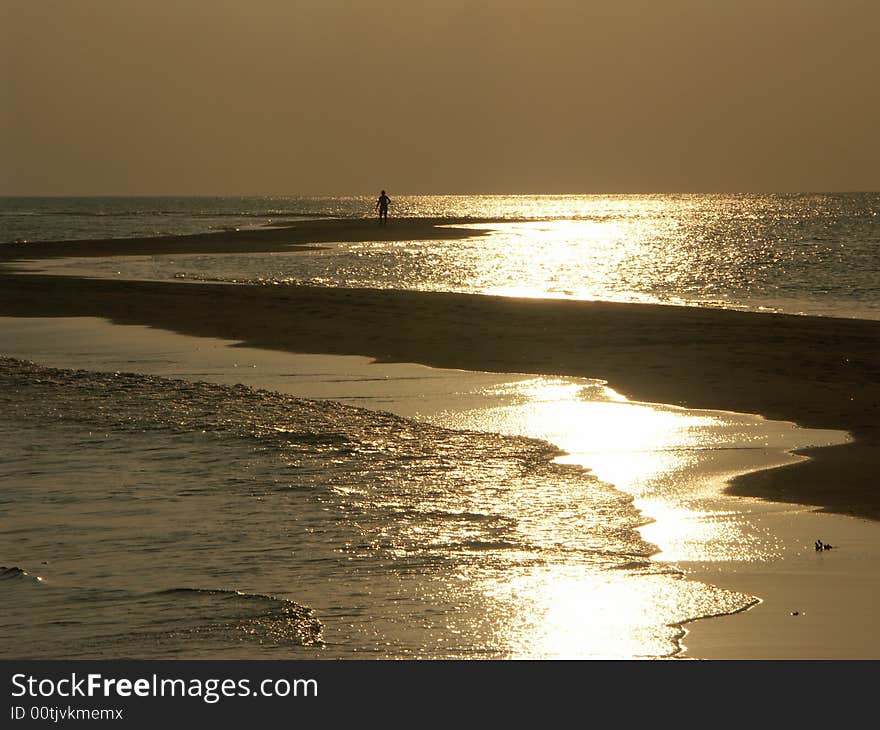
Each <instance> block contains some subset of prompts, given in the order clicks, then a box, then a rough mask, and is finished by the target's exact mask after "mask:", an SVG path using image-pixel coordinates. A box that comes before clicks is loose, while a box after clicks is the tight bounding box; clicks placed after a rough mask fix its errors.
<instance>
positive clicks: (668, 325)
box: [0, 220, 880, 658]
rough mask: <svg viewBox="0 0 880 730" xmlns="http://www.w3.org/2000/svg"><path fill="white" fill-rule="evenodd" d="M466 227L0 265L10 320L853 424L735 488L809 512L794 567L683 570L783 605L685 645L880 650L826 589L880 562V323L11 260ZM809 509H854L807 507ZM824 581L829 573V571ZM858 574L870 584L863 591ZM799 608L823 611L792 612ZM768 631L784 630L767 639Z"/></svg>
mask: <svg viewBox="0 0 880 730" xmlns="http://www.w3.org/2000/svg"><path fill="white" fill-rule="evenodd" d="M446 222H447V221H444V223H446ZM470 233H471V232H469V231H468V230H467V229H466V228H457V229H450V228H445V227H444V228H438V227H437V225H436V222H435V221H430V220H409V221H406V222H401V223H395V225H392V226H389V227H388V229H378V227H376V226H375V225H374V224H373V223H372V222H357V221H346V222H327V221H315V222H306V223H300V224H299V225H297V226H295V227H290V228H276V229H266V230H255V231H242V232H238V233H221V234H211V235H209V236H193V237H178V238H169V239H141V240H137V241H133V242H132V241H97V242H70V243H56V244H45V245H43V244H41V245H40V246H31V245H8V246H4V247H2V248H0V261H2V262H3V263H4V264H8V266H5V267H4V269H5V271H4V272H3V273H2V274H0V279H2V286H0V316H6V317H99V318H104V319H107V320H109V321H110V322H113V323H115V324H123V325H142V326H147V327H150V328H155V329H159V330H167V331H171V332H176V333H180V334H183V335H188V336H191V337H198V338H207V337H210V338H217V339H222V340H227V341H236V342H240V343H241V345H242V346H246V347H251V348H260V349H263V350H274V351H282V352H290V353H323V354H331V355H363V356H367V357H370V358H374V359H376V360H377V361H380V362H386V363H397V362H399V363H421V364H424V365H430V366H434V367H440V368H454V369H462V370H471V371H481V372H498V373H536V374H547V375H567V376H578V377H590V378H601V379H605V380H607V381H608V382H609V384H610V385H611V386H612V387H613V388H615V389H616V390H617V391H619V392H621V393H623V394H625V395H626V396H627V397H629V398H631V399H633V400H639V401H649V402H656V403H666V404H674V405H679V406H684V407H688V408H705V409H718V410H726V411H736V412H741V413H755V414H760V415H762V416H765V417H767V418H772V419H776V420H787V421H794V422H796V423H797V424H799V425H802V426H805V427H811V428H824V429H839V430H844V431H848V432H849V433H850V434H852V436H853V438H854V441H853V442H852V443H849V444H846V445H842V446H836V447H829V448H822V449H813V450H810V452H809V454H808V455H809V456H810V458H809V460H804V461H801V462H799V463H797V464H794V465H788V466H786V467H784V468H778V469H772V470H765V471H759V472H752V473H749V474H745V475H742V476H740V477H738V478H736V479H735V480H734V482H733V483H732V484H731V485H729V486H728V491H729V492H730V493H732V494H739V495H744V496H752V497H760V498H764V499H768V500H775V501H777V502H779V503H781V504H790V503H798V504H801V505H805V508H804V509H802V510H800V511H798V510H794V511H792V512H789V511H785V512H782V513H781V516H778V515H777V516H776V517H773V516H770V517H766V518H764V519H765V521H766V520H769V521H770V525H771V526H770V528H769V529H772V530H774V531H778V532H779V533H780V535H781V539H782V540H783V542H784V543H785V544H786V545H787V547H786V548H785V552H786V562H785V563H784V564H782V567H780V565H778V564H773V563H771V564H760V563H759V564H741V565H740V564H735V563H711V562H708V563H692V564H686V565H683V566H682V567H683V568H684V569H685V571H686V572H687V573H688V574H689V575H691V576H692V577H693V578H696V579H698V580H703V581H706V582H712V583H715V584H717V585H723V586H725V587H727V588H732V589H735V590H739V591H742V592H744V593H747V594H748V593H751V594H755V595H760V596H762V598H763V599H764V600H765V602H766V604H767V607H769V608H770V610H765V611H763V612H762V611H761V610H760V608H761V607H758V609H756V610H751V611H747V612H746V613H745V614H737V615H734V616H729V617H726V618H723V619H713V620H711V621H700V622H697V623H696V624H693V625H691V626H689V627H688V631H689V633H688V636H687V637H686V639H685V645H686V647H687V649H688V652H687V655H688V656H694V657H698V658H781V657H790V658H821V657H822V656H823V651H826V650H827V642H826V643H825V644H822V641H815V642H812V643H811V640H810V637H811V636H812V637H815V636H817V635H818V636H820V637H821V636H827V635H828V633H829V632H832V633H833V631H835V630H836V631H837V632H838V633H839V636H838V637H837V638H836V639H835V642H836V643H837V644H838V645H839V646H840V649H839V650H838V651H836V653H833V654H832V656H834V657H836V658H841V657H846V656H849V657H859V658H867V657H868V656H872V653H871V652H872V651H873V650H872V649H871V648H870V646H868V647H867V651H868V654H867V655H866V654H865V650H866V648H865V646H864V645H861V646H860V643H859V640H858V635H859V633H860V632H862V631H863V629H864V627H865V626H867V625H868V622H869V620H870V611H869V610H868V612H867V613H866V612H865V610H867V609H865V610H862V609H858V610H857V611H856V613H855V614H854V619H853V620H852V621H850V619H851V618H853V614H848V613H846V612H843V613H841V612H840V611H838V612H836V613H835V611H829V610H828V609H827V606H825V605H824V603H825V602H824V601H823V599H822V596H823V595H824V594H825V593H827V591H829V590H831V591H832V592H834V593H835V594H836V595H841V596H844V599H845V600H847V601H852V602H857V601H859V599H860V597H861V594H859V591H860V590H867V591H868V592H874V591H875V590H876V586H873V584H872V585H867V584H865V581H870V580H871V576H872V575H873V572H874V571H873V570H872V569H871V565H872V564H873V560H874V558H875V557H876V552H877V549H878V544H877V540H876V534H875V533H876V529H875V528H876V524H875V523H874V522H873V520H876V519H878V517H880V492H878V490H877V489H876V478H875V475H876V473H877V468H878V467H880V456H878V454H880V449H878V447H880V444H878V428H877V427H878V421H880V418H878V416H880V413H878V403H880V386H878V382H880V378H878V375H880V362H878V357H877V349H878V348H877V343H878V342H880V323H878V322H873V321H860V320H844V319H826V318H816V317H802V316H784V315H771V314H753V313H745V312H732V311H726V310H720V309H710V308H701V309H698V308H684V307H673V306H659V305H656V306H655V305H635V304H611V303H604V302H577V301H561V300H537V299H505V298H498V297H487V296H476V295H461V294H438V293H421V292H402V291H387V290H369V289H335V288H318V287H304V286H274V287H273V286H244V285H233V284H218V283H191V282H187V283H178V282H167V283H166V282H152V281H150V282H146V281H113V280H106V279H85V278H74V277H63V276H51V275H43V274H33V273H18V272H15V271H14V268H15V266H16V263H15V262H16V261H18V260H28V261H31V262H36V263H37V264H38V262H39V259H40V258H62V257H69V256H76V257H100V256H109V255H141V256H143V255H151V254H159V253H211V252H217V253H221V252H222V253H228V252H258V251H287V250H296V249H297V248H304V247H310V246H315V245H321V244H322V243H328V242H333V241H341V240H386V239H400V240H407V239H413V238H418V239H425V240H427V239H431V238H441V237H442V238H449V237H453V236H466V235H470ZM808 507H817V508H819V509H820V510H822V511H827V512H835V513H839V514H840V515H841V516H834V517H829V516H828V515H821V514H816V513H811V512H810V511H809V509H808ZM817 519H819V520H821V521H820V522H818V523H817V522H815V520H817ZM862 526H864V527H862ZM820 528H824V529H825V530H826V531H827V532H826V533H825V534H826V535H827V536H828V537H829V538H830V537H832V536H834V533H837V534H838V535H839V534H840V533H846V534H847V535H848V536H849V537H850V547H851V549H850V550H849V552H848V553H847V556H848V557H847V558H846V559H844V562H840V560H838V561H837V563H836V569H835V571H834V572H833V573H830V572H829V566H830V565H831V562H830V561H825V563H822V562H821V558H823V557H825V556H821V555H819V556H814V555H812V554H811V544H810V540H805V539H804V534H805V532H806V531H808V532H809V535H810V536H812V534H813V532H815V531H816V530H818V529H820ZM810 539H812V537H811V538H810ZM834 539H835V540H837V537H836V536H835V538H834ZM853 548H857V549H853ZM834 557H835V558H837V557H838V556H836V555H835V556H834ZM843 557H844V556H843V555H841V556H840V558H843ZM814 558H815V560H814ZM822 571H825V573H823V572H822ZM817 577H818V578H823V577H824V580H823V581H822V582H817ZM828 581H831V582H828ZM853 581H856V582H859V585H860V586H861V587H859V588H854V587H853V586H854V585H855V584H854V582H853ZM875 582H876V581H875ZM862 584H865V585H862ZM847 591H855V593H853V595H849V594H847V593H846V592H847ZM794 606H798V607H800V611H799V613H801V612H802V613H804V614H805V615H809V616H810V617H811V618H810V620H809V621H807V620H801V621H800V623H793V622H792V621H791V620H790V619H791V610H792V609H793V608H794ZM817 621H818V622H819V623H818V624H817V623H816V622H817ZM848 621H849V622H850V624H851V625H850V626H849V627H848V625H847V622H848ZM817 626H820V627H821V629H817ZM834 627H837V628H836V629H835V628H834ZM859 627H861V628H859ZM771 632H772V633H773V636H774V637H775V638H773V639H770V638H768V636H769V634H770V633H771ZM817 647H818V648H817Z"/></svg>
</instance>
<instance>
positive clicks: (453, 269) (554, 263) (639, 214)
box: [0, 193, 880, 319]
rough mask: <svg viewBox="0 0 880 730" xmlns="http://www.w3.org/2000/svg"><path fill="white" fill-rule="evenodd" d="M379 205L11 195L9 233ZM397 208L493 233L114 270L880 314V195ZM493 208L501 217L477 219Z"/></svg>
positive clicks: (184, 230)
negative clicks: (489, 221) (460, 221)
mask: <svg viewBox="0 0 880 730" xmlns="http://www.w3.org/2000/svg"><path fill="white" fill-rule="evenodd" d="M373 214H374V200H373V198H372V197H336V198H302V197H242V198H2V199H0V242H10V241H16V240H26V241H29V242H33V243H34V245H39V241H49V240H67V239H94V238H117V237H123V238H124V237H137V236H160V235H184V234H191V233H200V232H206V231H215V230H235V229H241V228H247V227H254V226H262V225H283V224H285V223H290V222H295V221H297V220H303V219H315V218H327V217H336V218H365V217H370V216H372V215H373ZM391 216H392V221H391V223H392V224H393V219H394V217H395V216H397V217H407V216H426V217H437V218H441V219H442V218H449V219H452V218H455V219H460V218H464V219H471V220H472V221H474V223H473V224H472V225H473V226H474V227H475V228H477V229H479V230H481V231H483V232H485V233H487V234H488V235H484V236H480V237H475V238H471V239H465V240H460V239H458V240H455V241H428V242H426V241H407V242H394V243H387V244H376V243H370V244H367V245H364V244H357V243H338V244H330V245H328V246H327V248H326V249H325V250H323V251H318V252H308V253H306V252H297V253H291V254H289V255H279V254H271V255H269V254H267V255H264V256H254V255H249V256H215V257H201V256H175V257H161V256H157V257H150V258H148V259H136V260H133V259H130V258H127V257H126V258H119V259H116V260H111V261H105V262H102V263H101V264H99V265H98V270H99V271H100V272H101V273H104V274H106V275H114V276H116V275H118V276H123V275H125V276H132V277H137V278H161V279H167V278H177V279H182V280H185V279H195V280H218V281H236V282H244V283H260V284H272V285H275V284H280V285H283V284H286V283H307V284H313V285H325V286H347V287H378V288H393V289H418V290H432V291H455V292H472V293H486V294H498V295H511V296H530V297H565V298H573V299H601V300H608V301H624V302H649V303H661V304H684V305H689V306H714V307H722V308H731V309H745V310H751V311H773V312H785V313H790V314H812V315H819V316H830V317H855V318H862V319H880V194H878V193H853V194H827V195H822V194H809V195H638V196H626V195H593V196H579V195H565V196H400V197H392V206H391ZM485 218H490V219H493V220H494V221H497V222H494V223H492V224H484V223H478V222H476V221H480V220H482V219H485ZM95 263H96V262H91V263H90V265H92V266H94V265H95ZM81 268H82V267H80V269H77V268H76V267H75V266H73V267H68V268H67V270H68V271H71V272H74V273H75V272H77V271H78V270H81ZM117 272H118V273H117Z"/></svg>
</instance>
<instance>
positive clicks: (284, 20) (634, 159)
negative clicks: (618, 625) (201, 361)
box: [0, 0, 880, 195]
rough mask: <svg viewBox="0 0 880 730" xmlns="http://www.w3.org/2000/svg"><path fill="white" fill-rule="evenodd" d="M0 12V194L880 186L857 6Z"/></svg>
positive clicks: (873, 10) (281, 2) (873, 42)
mask: <svg viewBox="0 0 880 730" xmlns="http://www.w3.org/2000/svg"><path fill="white" fill-rule="evenodd" d="M0 8H2V10H0V49H2V50H0V54H2V55H0V59H2V69H0V84H2V99H3V102H2V108H0V115H2V117H0V170H2V172H0V194H7V195H13V194H53V195H75V194H84V195H85V194H120V195H125V194H270V193H277V194H286V193H289V194H295V193H302V194H309V193H314V194H333V193H362V192H367V193H371V194H372V193H374V192H375V191H376V190H377V189H378V188H380V187H384V188H387V189H388V190H389V192H391V193H392V194H394V193H398V194H399V193H422V192H437V193H471V192H522V193H540V192H547V193H550V192H654V191H658V192H662V191H776V190H784V191H819V190H821V191H830V190H878V189H880V55H878V54H880V50H878V46H877V40H878V29H880V0H571V1H565V0H506V1H503V0H484V1H482V2H477V1H476V0H474V1H466V0H445V1H443V2H438V1H435V0H413V1H412V2H407V1H406V0H397V2H383V1H382V0H369V2H362V1H361V0H344V1H343V0H309V1H307V2H301V1H300V0H57V1H56V2H50V1H47V0H0Z"/></svg>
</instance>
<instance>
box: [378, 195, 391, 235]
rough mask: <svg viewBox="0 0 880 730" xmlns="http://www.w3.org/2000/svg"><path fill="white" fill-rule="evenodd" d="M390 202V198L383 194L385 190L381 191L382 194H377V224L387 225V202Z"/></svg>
mask: <svg viewBox="0 0 880 730" xmlns="http://www.w3.org/2000/svg"><path fill="white" fill-rule="evenodd" d="M390 202H391V198H389V197H388V196H387V195H385V191H384V190H383V191H382V194H381V195H380V196H379V199H378V200H377V201H376V208H377V209H378V210H379V225H380V226H381V225H387V224H388V204H389V203H390Z"/></svg>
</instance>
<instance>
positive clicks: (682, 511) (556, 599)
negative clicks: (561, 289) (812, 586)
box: [439, 377, 840, 657]
mask: <svg viewBox="0 0 880 730" xmlns="http://www.w3.org/2000/svg"><path fill="white" fill-rule="evenodd" d="M486 395H487V396H489V400H490V402H491V403H492V405H491V406H490V407H485V408H477V409H473V410H470V411H464V412H462V411H458V412H455V413H452V412H450V413H445V414H442V415H441V417H440V418H439V420H440V421H441V422H442V423H443V424H444V425H448V426H453V427H455V428H462V429H475V430H481V431H494V432H499V433H503V434H509V435H518V436H527V437H531V438H538V439H543V440H545V441H548V442H550V443H552V444H554V445H556V446H558V447H560V448H561V449H563V450H564V451H565V452H567V453H566V454H565V455H563V456H560V457H558V459H557V461H559V462H561V463H565V464H574V465H578V466H581V467H583V468H585V469H587V470H589V471H590V472H591V473H592V474H593V475H594V476H595V477H597V478H598V479H599V480H600V483H598V484H597V483H596V482H595V481H590V480H588V479H584V480H582V481H583V482H584V483H585V485H586V486H585V487H584V488H583V490H580V491H581V493H579V494H575V493H571V492H569V493H565V494H560V490H559V487H558V486H557V485H553V484H548V485H546V487H545V488H543V489H540V490H535V491H534V492H531V493H530V494H528V495H527V498H526V499H525V500H522V499H519V498H517V497H516V496H511V495H505V496H503V499H505V500H506V504H505V505H503V506H499V507H498V509H499V511H504V512H505V513H508V514H512V515H513V516H515V517H516V518H517V519H518V520H519V525H520V529H521V531H523V532H524V533H525V534H526V535H527V537H528V540H529V541H530V543H531V544H540V546H541V547H542V549H545V550H546V549H548V548H549V553H548V552H544V553H542V555H543V556H544V559H543V564H542V565H539V566H538V567H535V566H534V564H532V565H529V564H525V563H523V564H520V565H514V566H512V568H511V569H508V570H506V571H504V572H503V573H502V574H501V576H499V575H498V574H494V575H493V576H492V577H489V578H486V577H482V578H481V577H480V576H479V575H474V576H471V579H472V580H475V581H476V582H481V581H482V582H483V591H484V593H485V595H486V596H487V597H488V598H490V599H491V600H493V601H496V602H497V603H498V608H497V615H498V616H499V617H500V619H499V625H498V627H497V632H498V637H497V638H498V640H499V641H500V642H501V643H502V644H503V645H505V646H507V647H509V651H510V654H511V656H529V657H579V656H590V657H624V656H630V657H637V656H661V655H666V654H671V653H674V652H675V647H676V638H677V636H678V635H679V631H680V623H681V622H682V621H685V620H687V619H693V618H697V617H701V616H710V615H716V614H721V613H727V612H732V611H738V610H742V609H743V608H744V607H746V606H748V605H750V602H751V601H752V600H753V599H752V598H751V597H748V596H742V595H741V594H735V593H731V592H728V591H725V590H723V589H722V588H719V587H716V586H707V585H703V584H700V583H696V582H694V581H690V580H687V579H684V578H683V577H682V575H681V573H680V572H679V571H678V569H677V568H675V566H674V562H675V561H707V560H712V561H724V560H738V561H739V560H764V559H767V558H769V557H771V556H773V555H775V554H777V552H778V546H777V545H776V543H775V541H774V538H773V536H772V535H766V534H761V533H760V532H759V531H758V529H757V528H756V527H754V526H753V524H752V523H751V522H750V521H749V520H748V514H749V511H750V510H758V509H766V508H767V507H764V506H761V505H760V504H759V503H756V502H754V501H751V500H739V499H735V498H731V497H726V496H723V495H722V490H723V486H724V483H725V482H726V480H727V479H728V478H730V477H731V476H733V475H734V474H737V473H742V472H745V471H749V470H753V469H756V468H766V467H767V466H770V465H774V464H781V463H786V462H787V461H790V460H791V459H792V458H793V457H790V456H787V455H786V454H785V453H784V450H785V449H792V448H797V447H802V446H805V445H808V444H814V445H821V444H828V443H833V442H839V441H840V434H839V433H838V432H820V431H806V430H803V429H799V428H797V427H796V426H794V424H789V423H779V422H772V421H767V420H764V419H762V418H760V417H757V416H750V415H745V414H737V413H727V412H720V411H694V410H686V409H682V408H676V407H673V406H665V405H660V404H649V403H636V402H631V401H628V400H626V399H625V398H624V397H622V396H621V395H620V394H618V393H616V392H615V391H613V390H612V389H610V388H608V387H607V386H605V385H604V384H603V383H602V382H599V381H593V380H586V379H576V378H551V377H530V378H526V379H523V380H520V381H517V382H511V383H506V384H503V385H500V386H496V387H494V388H492V389H491V390H490V391H487V392H486ZM608 485H613V487H614V488H615V489H616V490H619V491H620V492H623V493H625V494H627V495H630V496H631V497H632V499H633V500H634V506H635V507H636V508H637V509H638V510H639V511H640V512H641V515H642V518H643V519H642V520H641V522H636V523H634V524H633V527H638V529H639V533H641V537H642V538H643V539H644V540H645V541H647V542H648V543H651V544H653V545H654V546H656V548H657V551H658V552H657V553H656V554H655V555H653V557H652V559H651V560H648V561H646V560H645V559H644V558H640V557H638V556H637V555H634V558H633V561H632V563H631V564H624V565H623V567H622V568H621V565H620V564H618V565H614V566H612V565H611V564H610V563H609V564H605V565H603V564H602V563H601V561H598V562H593V563H588V561H583V560H581V565H577V564H576V563H577V562H578V560H576V559H573V558H572V557H571V554H570V553H565V551H564V546H569V547H570V546H571V545H577V544H578V538H577V536H578V533H579V532H584V533H586V532H589V530H590V529H595V527H596V521H595V520H594V518H593V515H592V514H591V510H592V509H594V508H595V506H592V505H590V504H589V498H590V490H598V489H600V488H604V489H608V488H609V487H608ZM567 488H568V489H570V488H571V487H567ZM499 498H501V497H499ZM554 539H556V540H558V546H559V547H558V549H557V550H556V551H555V552H554V550H553V540H554ZM624 543H625V540H624ZM620 544H623V543H620ZM586 548H587V549H586V552H587V553H589V552H590V546H586ZM548 555H549V557H548ZM652 565H653V568H652V567H651V566H652Z"/></svg>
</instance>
